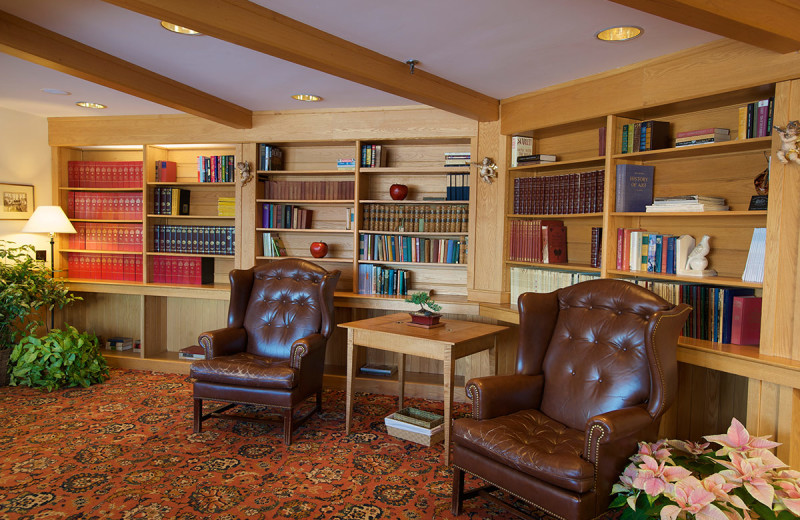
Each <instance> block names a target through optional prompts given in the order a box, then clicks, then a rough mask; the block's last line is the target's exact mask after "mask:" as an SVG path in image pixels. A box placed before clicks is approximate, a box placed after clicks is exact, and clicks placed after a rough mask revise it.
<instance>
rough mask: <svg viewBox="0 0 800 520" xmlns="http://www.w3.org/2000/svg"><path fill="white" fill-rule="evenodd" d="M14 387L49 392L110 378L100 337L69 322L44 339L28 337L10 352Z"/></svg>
mask: <svg viewBox="0 0 800 520" xmlns="http://www.w3.org/2000/svg"><path fill="white" fill-rule="evenodd" d="M9 368H11V381H10V383H9V384H10V385H11V386H16V385H25V386H34V387H43V388H46V389H47V390H48V391H50V390H54V389H56V388H60V387H64V386H83V387H87V386H89V385H91V384H93V383H102V382H103V381H105V380H106V379H107V378H108V366H107V365H106V360H105V358H103V356H102V355H101V354H100V350H99V345H98V340H97V336H95V335H94V334H91V333H88V332H78V329H76V328H75V327H72V326H70V325H67V328H66V329H64V330H61V329H53V330H51V331H50V332H49V333H48V334H47V335H46V336H44V337H43V338H37V337H35V336H26V337H24V338H22V341H20V342H19V343H18V344H17V345H16V346H15V347H14V350H13V351H12V352H11V359H10V360H9Z"/></svg>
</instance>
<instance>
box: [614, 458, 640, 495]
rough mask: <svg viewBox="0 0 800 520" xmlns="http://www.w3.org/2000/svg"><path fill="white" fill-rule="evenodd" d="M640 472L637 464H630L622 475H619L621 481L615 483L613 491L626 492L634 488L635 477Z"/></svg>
mask: <svg viewBox="0 0 800 520" xmlns="http://www.w3.org/2000/svg"><path fill="white" fill-rule="evenodd" d="M638 474H639V470H638V469H636V465H635V464H628V466H627V467H626V468H625V471H623V472H622V475H620V476H619V482H617V483H616V484H614V485H613V486H612V488H611V492H612V493H625V492H627V491H630V490H631V489H633V479H635V478H636V476H637V475H638Z"/></svg>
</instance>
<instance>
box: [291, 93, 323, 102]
mask: <svg viewBox="0 0 800 520" xmlns="http://www.w3.org/2000/svg"><path fill="white" fill-rule="evenodd" d="M292 99H296V100H297V101H322V98H321V97H320V96H315V95H314V94H295V95H294V96H292Z"/></svg>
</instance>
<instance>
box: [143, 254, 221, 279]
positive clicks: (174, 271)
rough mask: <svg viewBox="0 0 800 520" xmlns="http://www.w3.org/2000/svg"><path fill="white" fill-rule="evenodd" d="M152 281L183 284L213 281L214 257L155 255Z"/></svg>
mask: <svg viewBox="0 0 800 520" xmlns="http://www.w3.org/2000/svg"><path fill="white" fill-rule="evenodd" d="M153 282H155V283H172V284H184V285H202V284H207V283H214V259H213V258H199V257H196V256H156V257H154V258H153Z"/></svg>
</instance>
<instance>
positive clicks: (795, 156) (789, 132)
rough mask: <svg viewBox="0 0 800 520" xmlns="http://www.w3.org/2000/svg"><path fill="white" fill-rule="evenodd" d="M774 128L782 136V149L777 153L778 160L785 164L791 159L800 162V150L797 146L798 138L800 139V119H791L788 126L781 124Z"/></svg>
mask: <svg viewBox="0 0 800 520" xmlns="http://www.w3.org/2000/svg"><path fill="white" fill-rule="evenodd" d="M774 128H775V130H777V131H778V135H779V136H780V137H781V149H780V150H778V152H777V154H776V155H777V156H778V160H779V161H780V162H782V163H783V164H787V163H788V162H789V161H793V162H796V163H797V164H800V151H798V148H797V140H798V139H800V135H798V134H800V121H798V120H794V121H789V122H788V123H787V124H786V128H781V127H779V126H775V127H774Z"/></svg>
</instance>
